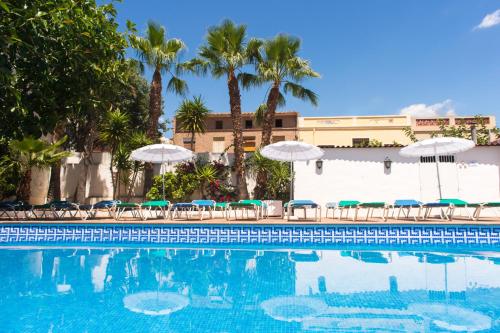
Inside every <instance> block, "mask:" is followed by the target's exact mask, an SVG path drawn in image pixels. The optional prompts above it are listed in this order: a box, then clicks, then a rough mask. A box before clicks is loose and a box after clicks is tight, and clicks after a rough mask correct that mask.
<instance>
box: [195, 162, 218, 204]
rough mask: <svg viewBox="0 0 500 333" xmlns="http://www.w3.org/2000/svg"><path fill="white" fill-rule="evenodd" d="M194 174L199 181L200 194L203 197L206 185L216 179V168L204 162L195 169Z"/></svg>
mask: <svg viewBox="0 0 500 333" xmlns="http://www.w3.org/2000/svg"><path fill="white" fill-rule="evenodd" d="M196 176H197V177H198V181H199V183H200V192H201V196H202V197H203V199H204V198H205V188H206V186H207V185H208V184H210V183H211V182H214V181H215V180H216V179H217V169H215V167H214V166H213V165H212V164H205V165H203V166H201V167H199V168H197V169H196Z"/></svg>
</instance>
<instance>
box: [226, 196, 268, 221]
mask: <svg viewBox="0 0 500 333" xmlns="http://www.w3.org/2000/svg"><path fill="white" fill-rule="evenodd" d="M262 207H263V202H262V201H260V200H242V201H239V202H230V203H228V206H227V210H226V219H227V220H229V219H230V218H231V212H234V218H235V219H236V220H238V212H239V211H240V212H242V215H241V216H242V218H244V213H246V218H247V219H248V218H249V214H248V212H250V211H252V212H253V213H254V216H255V220H256V221H257V220H259V218H260V211H261V208H262Z"/></svg>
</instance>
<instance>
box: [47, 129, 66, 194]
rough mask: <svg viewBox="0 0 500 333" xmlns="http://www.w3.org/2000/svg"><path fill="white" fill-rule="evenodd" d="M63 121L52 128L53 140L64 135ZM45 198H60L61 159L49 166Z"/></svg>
mask: <svg viewBox="0 0 500 333" xmlns="http://www.w3.org/2000/svg"><path fill="white" fill-rule="evenodd" d="M64 125H65V123H64V122H61V121H60V122H59V123H58V124H57V126H56V128H55V129H54V136H53V140H52V141H53V142H56V141H58V140H60V139H61V138H62V136H63V135H64ZM47 200H48V201H52V200H61V161H58V162H56V163H55V164H53V165H52V167H51V168H50V182H49V190H48V193H47Z"/></svg>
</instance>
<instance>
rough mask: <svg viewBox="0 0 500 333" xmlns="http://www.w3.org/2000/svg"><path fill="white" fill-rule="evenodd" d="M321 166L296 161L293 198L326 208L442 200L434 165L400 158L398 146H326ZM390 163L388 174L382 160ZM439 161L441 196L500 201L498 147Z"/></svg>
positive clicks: (471, 200) (314, 162)
mask: <svg viewBox="0 0 500 333" xmlns="http://www.w3.org/2000/svg"><path fill="white" fill-rule="evenodd" d="M324 150H325V156H324V157H323V168H322V170H321V171H319V170H317V169H316V161H309V162H295V164H294V168H295V190H294V197H295V199H311V200H314V201H316V202H318V203H320V204H322V205H324V204H325V203H327V202H331V201H339V200H360V201H386V202H391V201H393V200H395V199H416V200H421V201H424V202H425V201H434V200H436V199H438V198H439V193H438V187H437V178H436V167H435V164H434V163H419V162H418V159H417V158H405V157H402V156H399V154H398V152H399V150H400V148H385V147H384V148H327V149H324ZM386 157H389V159H391V160H392V161H393V162H392V166H391V169H390V171H387V170H385V168H384V159H385V158H386ZM455 161H456V163H440V174H441V183H442V193H443V198H461V199H463V200H466V201H470V202H481V201H498V200H499V199H500V147H499V146H487V147H486V146H485V147H476V148H474V149H472V150H470V151H468V152H465V153H461V154H457V155H456V157H455Z"/></svg>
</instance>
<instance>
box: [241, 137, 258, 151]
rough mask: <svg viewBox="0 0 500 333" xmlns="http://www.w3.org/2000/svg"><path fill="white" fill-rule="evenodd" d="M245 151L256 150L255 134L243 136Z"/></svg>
mask: <svg viewBox="0 0 500 333" xmlns="http://www.w3.org/2000/svg"><path fill="white" fill-rule="evenodd" d="M243 151H245V152H252V151H255V136H244V137H243Z"/></svg>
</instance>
